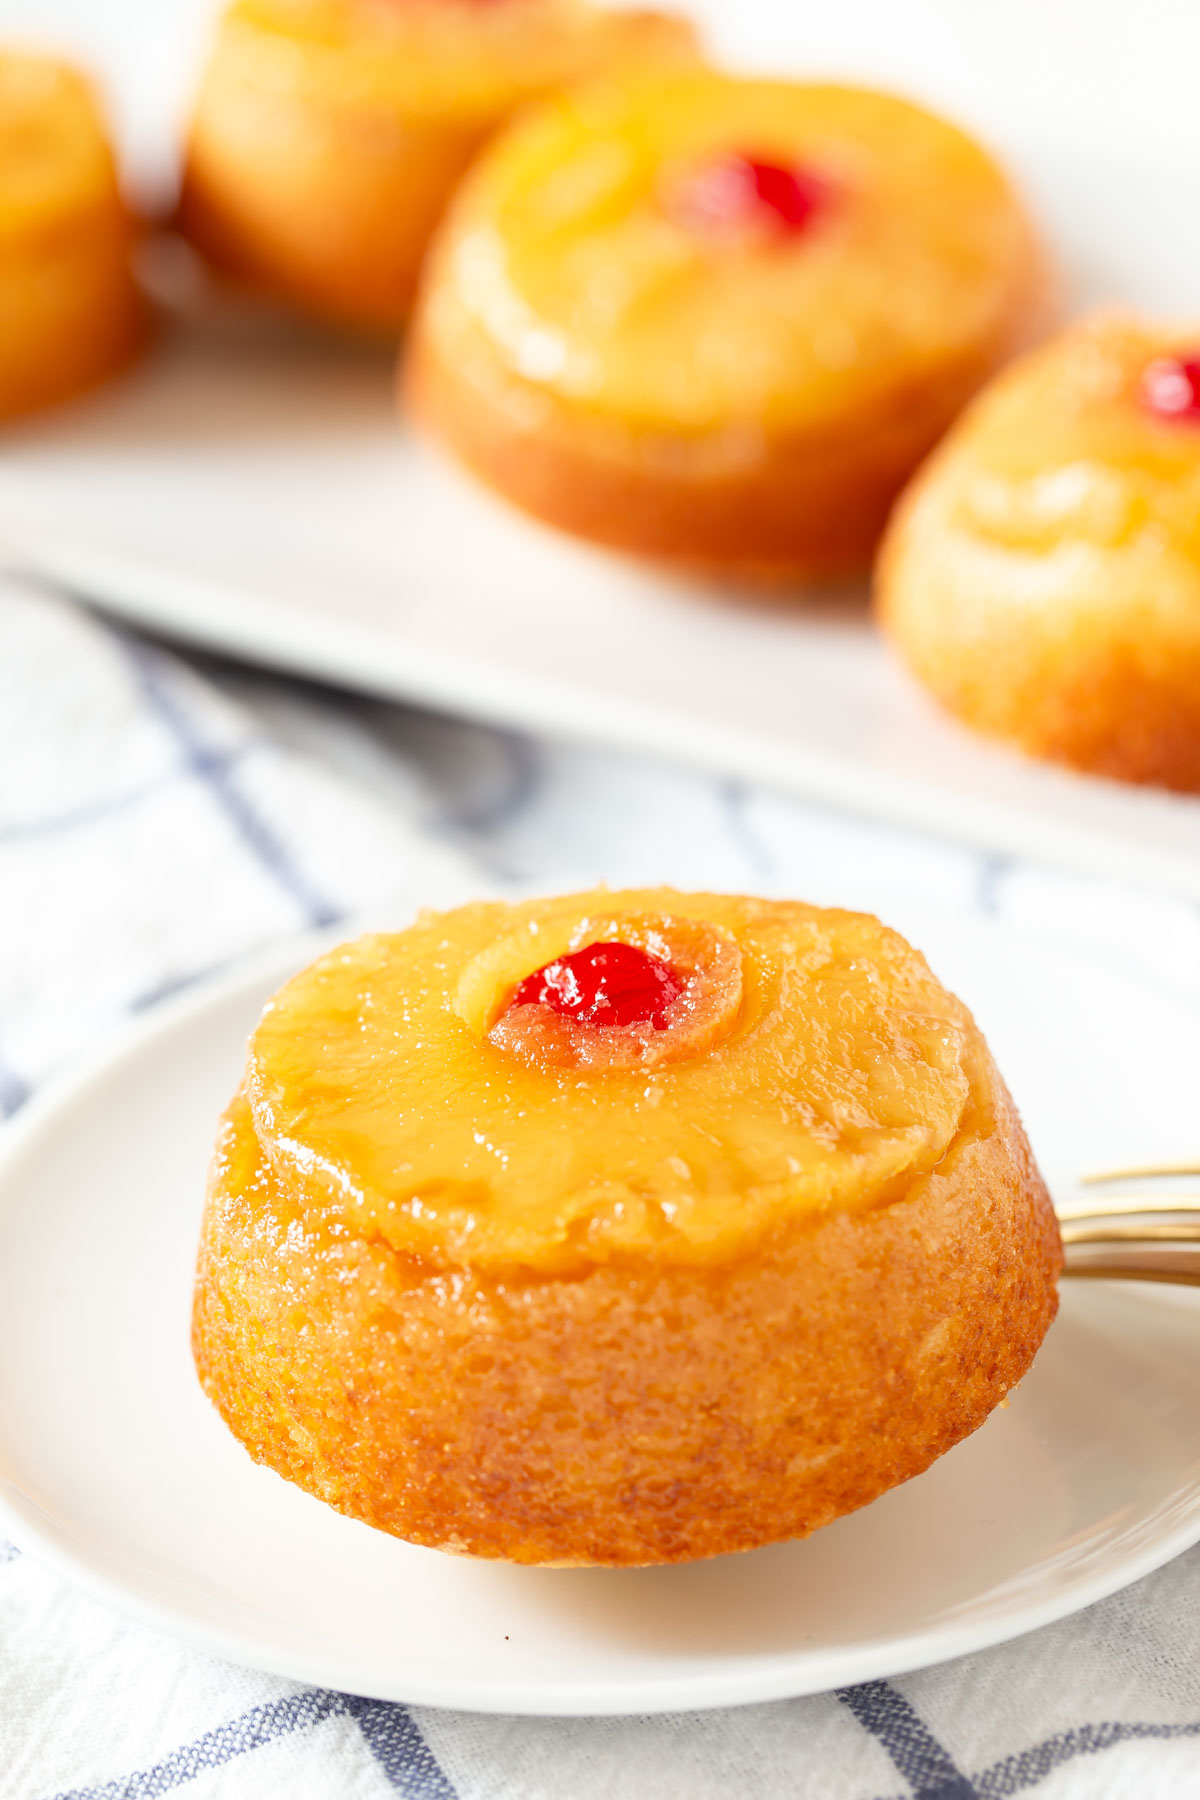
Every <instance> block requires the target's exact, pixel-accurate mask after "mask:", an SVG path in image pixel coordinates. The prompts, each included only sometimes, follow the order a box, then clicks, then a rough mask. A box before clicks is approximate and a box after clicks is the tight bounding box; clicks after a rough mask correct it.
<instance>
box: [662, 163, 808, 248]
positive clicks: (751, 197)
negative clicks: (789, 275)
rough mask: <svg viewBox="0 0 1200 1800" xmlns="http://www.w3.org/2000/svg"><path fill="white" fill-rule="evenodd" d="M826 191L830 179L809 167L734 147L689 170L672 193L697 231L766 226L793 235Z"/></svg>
mask: <svg viewBox="0 0 1200 1800" xmlns="http://www.w3.org/2000/svg"><path fill="white" fill-rule="evenodd" d="M826 192H827V190H826V185H825V183H824V182H823V181H822V180H820V178H819V177H818V176H816V175H814V174H813V173H812V172H811V171H810V170H808V169H800V168H785V167H784V166H782V165H781V164H779V163H773V162H763V161H760V160H759V159H758V158H757V157H753V156H744V155H738V154H736V153H733V152H731V153H730V154H728V155H726V156H715V157H713V158H711V159H710V160H709V161H708V162H705V163H702V164H701V165H700V166H699V167H698V168H695V169H693V170H692V171H691V172H690V173H689V174H688V175H687V176H685V177H684V179H683V180H681V181H680V182H679V183H678V184H677V185H676V187H675V189H674V192H673V194H672V196H671V210H672V211H673V212H674V214H675V215H676V217H677V218H678V219H679V220H680V222H681V223H683V224H685V225H688V226H690V227H691V228H692V229H693V230H695V231H703V232H712V233H715V234H720V233H728V232H731V231H732V232H739V231H744V230H746V229H747V228H750V229H752V230H762V229H764V228H765V229H766V230H768V231H771V232H772V233H779V234H787V235H789V236H790V235H792V234H794V233H796V232H799V231H802V230H803V229H804V227H805V226H806V225H807V224H808V223H809V221H810V220H811V218H812V216H813V214H814V213H815V212H816V211H817V210H818V209H819V208H820V206H821V204H822V202H823V201H824V199H825V197H826Z"/></svg>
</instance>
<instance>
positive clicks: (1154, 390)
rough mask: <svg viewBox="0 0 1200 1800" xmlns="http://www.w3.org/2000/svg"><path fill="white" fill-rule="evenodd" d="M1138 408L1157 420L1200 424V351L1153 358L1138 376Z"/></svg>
mask: <svg viewBox="0 0 1200 1800" xmlns="http://www.w3.org/2000/svg"><path fill="white" fill-rule="evenodd" d="M1141 398H1142V405H1143V406H1145V407H1146V408H1147V409H1148V410H1149V411H1150V412H1152V413H1157V414H1158V416H1159V418H1160V419H1187V420H1189V421H1192V422H1193V423H1200V352H1197V354H1196V355H1194V356H1156V357H1155V359H1154V361H1153V362H1152V363H1147V365H1146V368H1145V370H1144V372H1143V374H1142V385H1141Z"/></svg>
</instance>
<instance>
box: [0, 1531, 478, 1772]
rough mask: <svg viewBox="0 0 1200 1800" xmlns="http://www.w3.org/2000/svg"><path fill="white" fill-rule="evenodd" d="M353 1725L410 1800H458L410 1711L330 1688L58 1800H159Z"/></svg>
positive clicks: (274, 1704)
mask: <svg viewBox="0 0 1200 1800" xmlns="http://www.w3.org/2000/svg"><path fill="white" fill-rule="evenodd" d="M10 1548H11V1546H10ZM13 1554H14V1555H16V1554H17V1552H16V1551H15V1550H14V1551H13ZM0 1561H3V1557H2V1556H0ZM347 1717H349V1718H352V1719H353V1720H354V1721H355V1723H356V1724H357V1725H358V1728H359V1730H360V1731H361V1732H362V1735H363V1740H364V1742H365V1744H366V1746H367V1749H368V1750H369V1751H370V1752H371V1755H372V1756H373V1757H374V1758H375V1761H376V1762H377V1763H378V1765H379V1767H380V1769H381V1770H382V1772H383V1774H384V1775H386V1776H387V1779H388V1780H389V1781H390V1782H391V1784H392V1786H393V1787H394V1788H395V1789H396V1791H397V1793H399V1794H402V1795H403V1796H404V1800H458V1796H457V1794H456V1793H455V1790H454V1788H453V1787H452V1786H451V1784H450V1782H449V1781H448V1780H447V1779H446V1777H445V1776H444V1775H443V1774H442V1771H441V1769H440V1768H439V1766H438V1764H437V1762H436V1761H435V1760H434V1756H433V1752H432V1751H431V1750H430V1748H429V1746H428V1745H427V1744H426V1742H425V1740H424V1738H423V1737H422V1736H421V1734H420V1732H419V1731H418V1729H417V1727H416V1725H414V1723H413V1721H412V1719H411V1717H410V1716H409V1713H408V1711H407V1709H406V1708H405V1707H403V1706H397V1705H394V1704H392V1703H391V1702H390V1701H387V1700H363V1699H360V1698H359V1697H358V1695H356V1694H335V1693H333V1692H332V1691H331V1690H330V1689H328V1688H307V1689H306V1690H305V1691H304V1692H303V1693H301V1694H288V1695H286V1696H285V1697H284V1698H283V1699H281V1700H273V1701H271V1702H270V1704H269V1705H267V1706H255V1707H252V1708H251V1709H250V1711H249V1712H245V1713H242V1714H240V1715H239V1717H238V1718H236V1719H229V1720H227V1721H226V1723H225V1724H224V1725H218V1726H216V1727H215V1728H214V1729H213V1730H212V1731H206V1732H205V1733H204V1735H203V1737H198V1738H195V1739H193V1741H192V1742H191V1743H190V1744H184V1745H183V1746H182V1747H181V1748H180V1749H178V1750H174V1751H172V1753H171V1755H170V1756H167V1757H164V1759H163V1760H162V1762H158V1763H155V1764H154V1765H153V1766H152V1767H151V1768H147V1769H135V1770H134V1772H133V1774H132V1775H121V1776H118V1777H117V1778H116V1779H115V1780H113V1781H105V1782H101V1783H100V1784H99V1785H98V1786H96V1787H88V1788H71V1789H70V1790H69V1791H67V1792H62V1793H58V1794H56V1795H54V1800H156V1796H158V1795H160V1794H167V1793H170V1791H171V1789H172V1788H177V1787H182V1786H183V1785H184V1783H185V1782H188V1781H195V1779H196V1777H197V1776H198V1775H205V1774H207V1773H208V1771H209V1770H210V1769H220V1768H223V1767H224V1765H225V1764H226V1763H230V1762H233V1761H234V1760H235V1759H236V1758H237V1757H239V1756H245V1755H246V1753H247V1752H248V1751H250V1750H257V1749H259V1748H260V1747H261V1746H262V1745H263V1744H270V1743H273V1742H274V1740H275V1739H276V1738H281V1737H286V1736H287V1735H288V1734H289V1733H290V1732H293V1731H309V1730H311V1729H312V1727H313V1726H314V1725H321V1724H323V1723H324V1722H325V1720H326V1719H334V1718H347Z"/></svg>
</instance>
